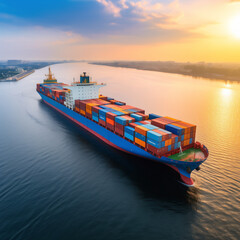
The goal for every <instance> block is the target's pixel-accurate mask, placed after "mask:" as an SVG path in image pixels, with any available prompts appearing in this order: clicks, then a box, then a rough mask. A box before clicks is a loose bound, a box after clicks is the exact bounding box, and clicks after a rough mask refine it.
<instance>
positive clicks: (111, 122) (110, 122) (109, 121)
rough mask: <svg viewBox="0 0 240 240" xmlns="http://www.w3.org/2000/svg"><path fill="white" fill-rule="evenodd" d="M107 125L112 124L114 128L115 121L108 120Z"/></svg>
mask: <svg viewBox="0 0 240 240" xmlns="http://www.w3.org/2000/svg"><path fill="white" fill-rule="evenodd" d="M106 121H107V123H109V124H111V125H113V126H114V121H113V120H112V119H110V118H106Z"/></svg>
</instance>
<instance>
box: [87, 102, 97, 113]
mask: <svg viewBox="0 0 240 240" xmlns="http://www.w3.org/2000/svg"><path fill="white" fill-rule="evenodd" d="M96 105H97V104H96V103H87V104H86V112H87V113H89V114H92V106H96Z"/></svg>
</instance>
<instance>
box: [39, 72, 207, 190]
mask: <svg viewBox="0 0 240 240" xmlns="http://www.w3.org/2000/svg"><path fill="white" fill-rule="evenodd" d="M46 76H47V77H46V79H45V80H44V81H43V83H39V84H37V92H38V93H39V94H40V96H41V98H42V100H43V101H44V102H45V103H46V104H48V105H49V106H50V107H52V108H54V109H55V110H57V111H58V112H59V113H61V114H62V115H64V116H65V117H67V118H68V119H70V120H72V121H73V122H75V123H76V124H77V125H79V126H80V127H82V128H84V129H85V130H87V131H88V132H90V133H91V134H93V135H94V136H96V137H97V138H98V139H100V140H102V141H103V142H105V143H106V144H108V145H110V146H112V147H114V148H116V149H118V150H120V151H123V152H126V153H128V154H132V155H135V156H137V157H141V158H144V159H146V160H152V161H156V162H158V163H161V164H165V165H167V166H169V167H171V168H172V169H174V170H175V171H176V172H177V174H178V176H179V180H180V181H181V183H183V184H184V185H186V186H193V185H194V181H193V180H192V178H191V173H192V171H193V170H199V169H200V167H199V166H200V165H201V164H202V163H203V162H204V161H205V160H206V159H207V157H208V155H209V152H208V149H207V148H206V147H205V146H204V145H203V144H201V143H199V142H197V141H196V140H195V139H196V125H194V124H190V123H187V122H184V121H181V120H178V119H175V118H172V117H168V116H160V115H157V114H153V113H151V114H146V113H145V110H143V109H140V108H138V107H135V106H130V105H127V104H126V103H125V102H123V101H119V100H116V99H114V98H112V97H107V96H103V95H101V94H99V89H100V88H102V87H105V86H106V84H104V83H101V84H98V83H97V82H93V81H92V80H91V78H90V77H89V76H88V75H87V74H86V73H85V72H84V73H83V74H82V75H80V79H79V81H74V82H73V83H72V84H71V85H69V84H64V83H59V82H58V81H57V79H56V78H55V77H54V76H53V74H52V72H51V69H50V68H49V73H48V74H47V75H46Z"/></svg>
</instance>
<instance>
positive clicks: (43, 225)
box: [0, 63, 240, 240]
mask: <svg viewBox="0 0 240 240" xmlns="http://www.w3.org/2000/svg"><path fill="white" fill-rule="evenodd" d="M52 71H53V72H54V73H55V76H56V77H57V78H58V80H59V81H60V82H65V83H71V82H72V80H73V78H75V79H78V78H79V74H80V73H81V72H83V71H86V72H88V73H89V74H90V75H91V76H92V78H93V80H96V81H98V82H105V83H107V86H106V87H105V88H104V89H102V90H101V93H103V94H106V95H108V96H111V97H114V98H115V99H119V100H122V101H126V102H127V103H128V104H129V105H133V106H137V107H139V108H143V109H146V111H147V112H148V113H151V112H153V113H157V114H159V115H162V116H172V117H174V118H178V119H181V120H183V121H187V122H190V123H195V124H196V125H197V140H199V141H200V142H202V143H204V144H205V145H206V146H207V147H208V149H209V152H210V156H209V158H208V160H207V161H206V162H205V163H204V164H202V166H201V170H200V171H199V172H193V174H192V177H193V179H194V181H195V187H194V188H190V189H186V188H184V187H183V186H182V185H181V184H179V183H178V182H176V180H175V179H174V178H172V176H171V170H170V169H169V168H167V167H164V166H161V165H159V164H156V163H153V162H151V163H150V162H149V163H147V162H146V160H141V159H138V158H135V157H131V156H128V155H126V154H123V153H120V152H118V151H116V150H114V149H112V148H110V147H108V146H106V145H104V144H102V143H100V142H99V141H98V140H96V139H95V138H94V137H92V136H91V135H89V134H87V133H86V132H84V131H83V130H81V129H79V128H78V127H77V126H75V125H74V124H72V123H71V122H70V121H69V120H67V119H65V118H64V117H63V116H61V115H60V114H59V113H57V112H56V111H54V110H52V109H51V108H50V107H48V106H47V105H45V104H44V103H43V102H42V101H41V99H40V97H39V95H38V94H37V92H36V91H35V86H36V83H39V82H42V79H43V78H44V74H46V73H47V68H43V69H40V70H37V71H36V72H35V73H34V74H32V75H30V76H28V77H26V78H24V79H23V80H21V81H18V82H3V83H0V90H1V93H0V109H1V113H0V182H1V184H0V220H1V225H0V239H1V240H10V239H23V240H28V239H29V240H38V239H51V240H52V239H58V240H59V239H74V240H75V239H84V240H85V239H104V240H106V239H114V240H115V239H124V240H125V239H139V240H140V239H144V240H145V239H151V240H152V239H164V240H165V239H166V240H167V239H240V122H239V119H240V84H237V83H231V82H225V81H214V80H210V79H195V78H192V77H187V76H181V75H177V74H167V73H159V72H150V71H141V70H135V69H124V68H114V67H107V66H97V65H90V64H87V63H71V64H59V65H53V66H52Z"/></svg>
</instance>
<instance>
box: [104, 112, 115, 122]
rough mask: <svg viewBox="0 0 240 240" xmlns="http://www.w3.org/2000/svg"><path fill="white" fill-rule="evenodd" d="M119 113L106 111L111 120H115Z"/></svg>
mask: <svg viewBox="0 0 240 240" xmlns="http://www.w3.org/2000/svg"><path fill="white" fill-rule="evenodd" d="M116 116H117V115H116V114H114V113H112V112H107V113H106V117H107V118H109V119H111V120H113V121H114V120H115V117H116Z"/></svg>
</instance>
